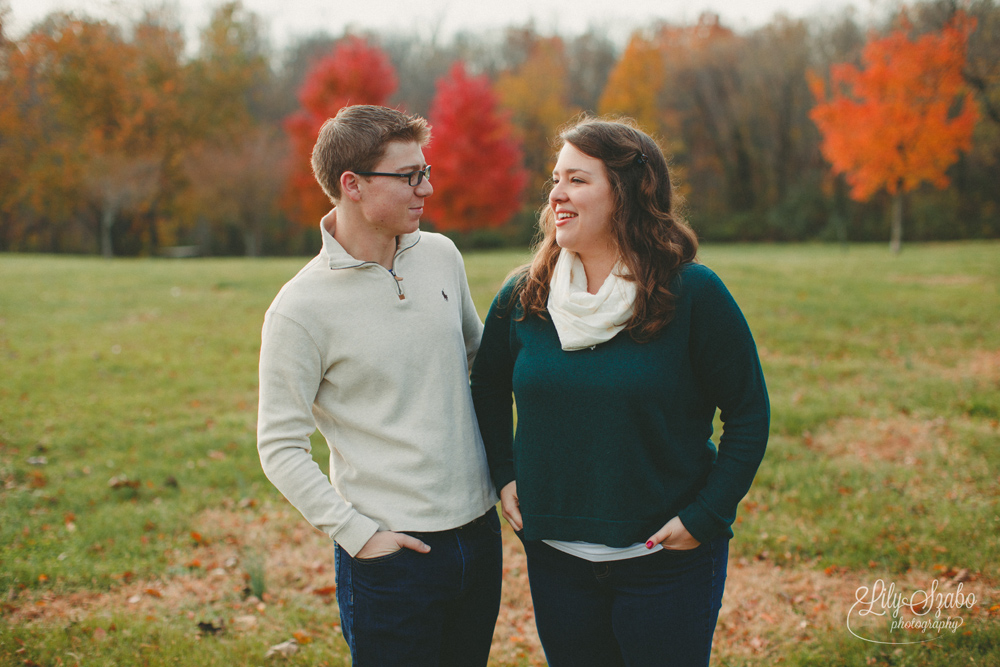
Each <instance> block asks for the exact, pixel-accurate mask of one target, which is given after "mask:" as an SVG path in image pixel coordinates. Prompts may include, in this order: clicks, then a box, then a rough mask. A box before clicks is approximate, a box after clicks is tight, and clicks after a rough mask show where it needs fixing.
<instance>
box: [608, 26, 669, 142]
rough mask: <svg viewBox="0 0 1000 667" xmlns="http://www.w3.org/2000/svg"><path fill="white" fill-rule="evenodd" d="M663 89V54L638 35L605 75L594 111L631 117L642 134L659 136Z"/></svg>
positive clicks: (651, 40)
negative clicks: (599, 97)
mask: <svg viewBox="0 0 1000 667" xmlns="http://www.w3.org/2000/svg"><path fill="white" fill-rule="evenodd" d="M663 86H664V64H663V51H662V49H661V47H660V45H659V44H658V43H657V41H656V40H655V39H652V38H649V37H647V36H645V35H643V34H642V33H641V32H637V33H635V34H633V35H632V37H631V39H629V42H628V46H626V47H625V52H624V53H623V54H622V57H621V59H619V61H618V64H617V65H615V68H614V69H613V70H612V71H611V74H610V75H609V76H608V83H607V85H606V86H605V88H604V93H603V94H602V95H601V100H600V102H598V107H597V110H598V111H599V112H600V113H601V114H611V113H620V114H624V115H626V116H631V117H632V118H634V119H635V120H636V122H637V123H639V126H640V127H642V128H643V129H644V130H645V131H647V132H650V133H653V134H659V133H660V132H661V131H662V130H663V109H662V107H661V105H660V93H661V92H662V90H663Z"/></svg>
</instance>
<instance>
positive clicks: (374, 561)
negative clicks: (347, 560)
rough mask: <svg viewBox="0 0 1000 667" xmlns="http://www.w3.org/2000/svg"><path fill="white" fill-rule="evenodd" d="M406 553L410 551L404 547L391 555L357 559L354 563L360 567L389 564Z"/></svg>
mask: <svg viewBox="0 0 1000 667" xmlns="http://www.w3.org/2000/svg"><path fill="white" fill-rule="evenodd" d="M404 551H409V549H406V548H404V547H400V548H399V549H396V550H395V551H393V552H392V553H391V554H385V555H382V556H375V557H374V558H355V559H354V562H355V563H357V564H358V565H378V564H380V563H388V562H389V561H391V560H395V559H396V558H398V557H399V556H401V555H402V554H403V552H404Z"/></svg>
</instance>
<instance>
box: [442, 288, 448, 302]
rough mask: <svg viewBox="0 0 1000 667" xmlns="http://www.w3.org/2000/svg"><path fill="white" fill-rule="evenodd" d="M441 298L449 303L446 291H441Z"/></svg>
mask: <svg viewBox="0 0 1000 667" xmlns="http://www.w3.org/2000/svg"><path fill="white" fill-rule="evenodd" d="M441 296H443V297H444V300H445V301H447V300H448V295H447V294H445V293H444V290H441Z"/></svg>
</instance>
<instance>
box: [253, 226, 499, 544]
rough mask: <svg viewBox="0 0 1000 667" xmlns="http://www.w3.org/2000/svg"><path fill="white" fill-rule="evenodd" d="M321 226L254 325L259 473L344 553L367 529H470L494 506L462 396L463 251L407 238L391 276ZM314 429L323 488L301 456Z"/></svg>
mask: <svg viewBox="0 0 1000 667" xmlns="http://www.w3.org/2000/svg"><path fill="white" fill-rule="evenodd" d="M321 230H322V234H323V249H322V251H321V252H320V253H319V255H318V256H317V257H315V258H314V259H313V260H312V261H311V262H309V264H307V265H306V266H305V267H304V268H303V269H302V270H301V271H300V272H299V273H298V274H297V275H296V276H295V277H294V278H292V279H291V280H290V281H289V282H288V283H287V284H286V285H285V286H284V287H283V288H282V289H281V291H280V292H279V293H278V295H277V297H275V299H274V302H273V303H272V304H271V307H270V308H269V309H268V311H267V313H266V315H265V318H264V327H263V331H262V342H261V350H260V400H259V410H258V421H257V447H258V450H259V453H260V460H261V464H262V466H263V468H264V473H265V474H266V475H267V477H268V479H269V480H271V482H272V483H273V484H274V485H275V486H276V487H277V488H278V490H279V491H281V493H283V494H284V495H285V497H286V498H287V499H288V500H289V502H291V503H292V505H293V506H295V507H296V508H297V509H298V510H299V511H300V512H301V513H302V515H303V516H304V517H305V518H306V519H307V520H308V521H309V522H310V523H311V524H312V525H313V526H315V527H316V528H318V529H320V530H322V531H324V532H325V533H327V534H328V535H330V537H331V538H333V539H334V540H336V542H337V543H338V544H340V546H341V547H343V548H344V549H345V550H346V551H347V552H348V553H350V554H351V555H354V554H356V553H357V552H358V551H359V550H360V549H361V547H363V546H364V544H365V543H366V542H367V541H368V539H369V538H370V537H371V536H372V535H373V534H374V533H375V532H376V531H377V530H393V531H439V530H447V529H450V528H455V527H457V526H461V525H463V524H465V523H468V522H469V521H471V520H472V519H475V518H476V517H479V516H481V515H482V514H484V513H485V512H486V511H487V510H488V509H490V508H491V507H493V505H494V504H495V503H496V500H497V499H496V495H495V492H494V490H493V484H492V482H491V481H490V478H489V472H488V468H487V464H486V455H485V452H484V449H483V443H482V438H481V437H480V434H479V427H478V425H477V423H476V419H475V414H474V412H473V408H472V397H471V394H470V392H469V367H470V366H471V364H472V360H473V359H474V357H475V354H476V351H477V350H478V348H479V341H480V337H481V335H482V323H481V321H480V320H479V315H478V314H477V313H476V309H475V306H474V305H473V302H472V297H471V295H470V293H469V285H468V281H467V279H466V275H465V266H464V264H463V262H462V256H461V255H460V254H459V252H458V249H457V248H455V245H454V244H453V243H452V242H451V241H450V240H449V239H448V238H447V237H444V236H441V235H439V234H432V233H426V232H424V233H421V232H419V231H417V232H414V233H413V234H407V235H404V236H402V237H400V239H399V244H398V249H397V251H396V256H395V258H394V260H393V271H392V272H390V271H389V270H388V269H386V268H385V267H383V266H381V265H379V264H377V263H374V262H362V261H359V260H356V259H355V258H353V257H351V256H350V255H349V254H347V252H346V251H345V250H344V249H343V248H342V247H341V245H340V244H339V243H337V241H336V240H334V238H333V236H332V235H331V234H330V233H329V232H328V231H327V230H326V229H325V228H323V227H322V225H321ZM393 274H395V277H394V275H393ZM396 277H398V278H401V280H397V279H396ZM317 428H318V429H319V431H320V433H322V435H323V436H324V437H325V438H326V441H327V443H328V445H329V447H330V478H329V479H328V478H327V477H326V476H325V475H324V474H323V472H322V471H321V470H320V467H319V466H318V465H317V463H316V462H315V461H314V460H313V457H312V455H311V452H310V442H309V436H310V435H311V434H312V432H313V431H314V430H316V429H317Z"/></svg>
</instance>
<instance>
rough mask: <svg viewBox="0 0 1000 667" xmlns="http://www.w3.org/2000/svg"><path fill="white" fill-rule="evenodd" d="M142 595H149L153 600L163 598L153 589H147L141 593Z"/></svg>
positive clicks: (161, 594)
mask: <svg viewBox="0 0 1000 667" xmlns="http://www.w3.org/2000/svg"><path fill="white" fill-rule="evenodd" d="M143 593H145V594H146V595H151V596H153V597H154V598H162V597H163V593H161V592H160V591H158V590H156V589H155V588H147V589H146V590H144V591H143Z"/></svg>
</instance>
